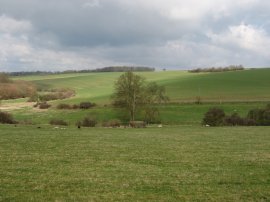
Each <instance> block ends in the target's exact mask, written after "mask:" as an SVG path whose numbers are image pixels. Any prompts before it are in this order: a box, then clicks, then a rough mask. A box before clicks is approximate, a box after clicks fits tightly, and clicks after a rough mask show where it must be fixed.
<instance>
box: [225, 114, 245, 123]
mask: <svg viewBox="0 0 270 202" xmlns="http://www.w3.org/2000/svg"><path fill="white" fill-rule="evenodd" d="M224 124H225V125H227V126H242V125H244V120H243V118H241V117H240V116H239V115H238V114H237V113H233V114H232V115H231V116H226V117H225V119H224Z"/></svg>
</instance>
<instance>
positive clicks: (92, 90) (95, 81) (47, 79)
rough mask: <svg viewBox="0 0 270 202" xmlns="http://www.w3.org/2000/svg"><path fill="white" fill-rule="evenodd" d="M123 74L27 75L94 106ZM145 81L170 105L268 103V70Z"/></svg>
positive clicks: (173, 74) (163, 75)
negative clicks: (164, 93)
mask: <svg viewBox="0 0 270 202" xmlns="http://www.w3.org/2000/svg"><path fill="white" fill-rule="evenodd" d="M121 74H122V73H87V74H60V75H49V76H29V77H22V79H26V80H31V81H33V82H34V83H36V84H38V85H43V86H49V87H52V88H59V87H70V88H73V89H74V90H75V91H76V92H77V95H76V97H74V98H71V99H69V100H67V102H80V101H85V100H92V101H95V102H97V103H108V102H110V95H111V94H112V91H113V85H114V82H115V81H116V79H117V78H118V77H119V76H120V75H121ZM138 74H140V75H142V76H144V77H145V78H146V79H147V80H148V81H156V82H157V83H159V84H162V85H165V87H166V89H167V93H168V95H169V97H170V98H171V101H172V102H183V101H192V102H194V101H195V97H197V96H200V97H201V98H202V100H203V101H218V102H220V101H222V102H224V101H269V100H270V93H269V88H270V79H269V78H270V68H269V69H253V70H245V71H236V72H220V73H199V74H194V73H193V74H192V73H188V72H186V71H166V72H143V73H138Z"/></svg>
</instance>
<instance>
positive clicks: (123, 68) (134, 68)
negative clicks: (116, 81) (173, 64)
mask: <svg viewBox="0 0 270 202" xmlns="http://www.w3.org/2000/svg"><path fill="white" fill-rule="evenodd" d="M127 71H134V72H152V71H155V68H152V67H141V66H111V67H103V68H98V69H84V70H65V71H27V72H24V71H21V72H10V73H8V74H9V75H10V76H28V75H50V74H73V73H92V72H127Z"/></svg>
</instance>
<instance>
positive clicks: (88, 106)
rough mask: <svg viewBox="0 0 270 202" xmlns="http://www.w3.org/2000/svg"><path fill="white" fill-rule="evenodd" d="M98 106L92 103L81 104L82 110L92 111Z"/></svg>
mask: <svg viewBox="0 0 270 202" xmlns="http://www.w3.org/2000/svg"><path fill="white" fill-rule="evenodd" d="M94 106H96V104H95V103H91V102H81V103H80V109H90V108H92V107H94Z"/></svg>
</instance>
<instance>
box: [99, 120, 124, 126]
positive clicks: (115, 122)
mask: <svg viewBox="0 0 270 202" xmlns="http://www.w3.org/2000/svg"><path fill="white" fill-rule="evenodd" d="M102 126H103V127H112V128H117V127H120V126H121V121H120V120H118V119H113V120H110V121H107V122H104V123H103V124H102Z"/></svg>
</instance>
